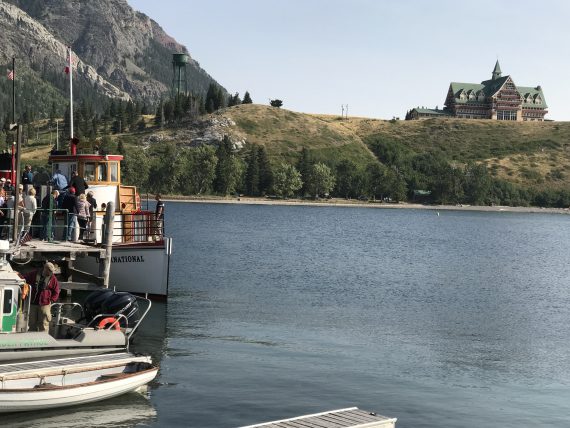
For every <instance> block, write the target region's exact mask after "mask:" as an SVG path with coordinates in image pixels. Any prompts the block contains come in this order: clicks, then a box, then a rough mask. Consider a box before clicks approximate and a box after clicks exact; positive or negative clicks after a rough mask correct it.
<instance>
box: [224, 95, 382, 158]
mask: <svg viewBox="0 0 570 428" xmlns="http://www.w3.org/2000/svg"><path fill="white" fill-rule="evenodd" d="M222 114H223V115H224V116H226V117H229V118H230V119H232V120H233V121H234V122H235V123H236V126H237V128H238V130H239V133H240V134H241V135H245V136H246V140H247V141H248V142H250V143H254V144H261V145H264V146H265V148H266V149H267V152H268V154H269V156H270V158H271V159H272V160H273V161H277V160H279V159H283V160H286V161H289V162H293V161H294V160H296V158H297V156H298V154H299V152H300V151H301V149H302V148H303V147H306V148H308V149H309V151H310V153H311V155H312V156H313V158H314V159H316V160H323V161H326V162H328V163H331V164H336V163H338V162H339V161H340V160H342V159H351V160H353V161H355V162H356V163H357V164H365V163H368V162H370V161H371V160H374V155H373V154H372V152H371V151H370V150H369V149H368V147H367V146H366V144H364V142H363V140H362V138H361V137H360V136H359V135H358V134H357V133H355V132H354V131H353V130H351V129H348V128H346V127H343V126H340V125H339V124H338V123H335V121H334V120H332V121H329V120H326V119H324V118H322V117H320V116H315V115H308V114H303V113H296V112H293V111H289V110H285V109H280V108H274V107H269V106H263V105H257V104H242V105H239V106H235V107H231V108H228V109H226V110H224V111H223V113H222Z"/></svg>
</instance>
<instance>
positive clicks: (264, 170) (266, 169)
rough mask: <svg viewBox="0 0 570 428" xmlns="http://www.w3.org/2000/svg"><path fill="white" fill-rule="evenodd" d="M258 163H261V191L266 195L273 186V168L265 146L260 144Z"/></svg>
mask: <svg viewBox="0 0 570 428" xmlns="http://www.w3.org/2000/svg"><path fill="white" fill-rule="evenodd" d="M257 163H258V164H259V193H260V194H261V195H265V194H267V193H268V192H269V191H270V190H271V188H272V187H273V170H272V168H271V163H270V162H269V158H268V156H267V151H266V150H265V146H260V147H259V149H258V151H257Z"/></svg>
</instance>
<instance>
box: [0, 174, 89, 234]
mask: <svg viewBox="0 0 570 428" xmlns="http://www.w3.org/2000/svg"><path fill="white" fill-rule="evenodd" d="M33 178H34V174H33V172H32V167H31V165H26V166H25V168H24V170H23V171H22V177H21V181H20V184H19V185H18V188H19V189H18V190H19V192H16V191H15V190H16V189H15V188H14V186H13V185H12V181H11V180H10V179H9V178H4V177H2V178H0V239H9V238H11V233H12V232H11V231H12V229H13V225H14V219H15V213H17V216H18V236H19V239H20V240H22V239H24V238H25V237H30V238H31V237H32V236H36V237H39V238H40V239H42V240H48V239H54V238H55V231H56V223H57V220H58V219H60V218H61V217H62V214H61V213H64V214H65V215H64V221H63V229H64V232H63V237H62V239H67V240H69V241H76V240H84V239H87V238H88V236H89V234H90V226H91V219H92V218H93V213H94V211H95V210H96V209H97V201H96V199H95V197H94V195H93V192H91V191H89V192H87V194H86V191H87V189H88V188H89V185H88V184H87V183H86V182H85V180H84V179H83V177H80V176H79V175H78V174H77V171H73V172H72V174H71V177H70V179H69V180H68V179H67V177H66V176H65V175H64V174H63V173H62V172H61V171H60V170H57V171H56V173H55V174H54V175H53V176H52V178H51V185H52V188H53V190H52V191H51V193H50V194H48V195H46V196H45V197H44V198H43V199H42V200H40V199H39V198H38V196H39V195H37V192H36V189H35V188H34V186H33ZM16 193H18V194H19V197H18V202H17V203H16ZM38 208H39V209H38ZM50 220H51V221H50ZM59 223H61V220H60V222H59ZM32 225H36V226H37V227H32ZM76 230H77V231H78V232H76Z"/></svg>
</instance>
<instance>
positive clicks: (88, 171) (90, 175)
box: [83, 162, 95, 181]
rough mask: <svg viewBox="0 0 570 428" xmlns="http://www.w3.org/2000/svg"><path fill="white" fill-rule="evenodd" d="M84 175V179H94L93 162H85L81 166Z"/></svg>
mask: <svg viewBox="0 0 570 428" xmlns="http://www.w3.org/2000/svg"><path fill="white" fill-rule="evenodd" d="M83 172H84V174H83V175H84V176H85V180H86V181H95V163H94V162H85V166H84V168H83Z"/></svg>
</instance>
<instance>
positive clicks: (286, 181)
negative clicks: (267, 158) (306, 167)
mask: <svg viewBox="0 0 570 428" xmlns="http://www.w3.org/2000/svg"><path fill="white" fill-rule="evenodd" d="M302 186H303V182H302V180H301V174H300V173H299V171H297V169H296V168H295V167H294V166H293V165H290V164H288V163H281V164H279V165H277V167H276V168H275V170H274V171H273V190H274V191H275V193H276V194H277V195H278V196H281V197H283V198H288V197H291V196H293V195H294V194H295V193H296V192H297V191H298V190H299V189H300V188H301V187H302Z"/></svg>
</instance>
